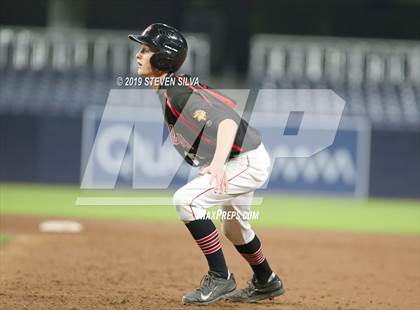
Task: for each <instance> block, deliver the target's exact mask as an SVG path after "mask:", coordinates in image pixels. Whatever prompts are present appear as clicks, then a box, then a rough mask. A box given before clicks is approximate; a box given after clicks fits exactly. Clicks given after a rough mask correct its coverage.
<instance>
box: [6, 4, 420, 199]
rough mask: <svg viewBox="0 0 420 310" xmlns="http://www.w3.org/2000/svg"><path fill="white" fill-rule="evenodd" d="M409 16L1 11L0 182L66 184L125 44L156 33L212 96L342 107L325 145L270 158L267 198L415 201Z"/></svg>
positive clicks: (416, 74)
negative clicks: (170, 30)
mask: <svg viewBox="0 0 420 310" xmlns="http://www.w3.org/2000/svg"><path fill="white" fill-rule="evenodd" d="M419 16H420V2H419V1H417V0H384V1H378V0H366V1H359V0H357V1H347V2H342V1H291V0H285V1H251V0H244V1H209V0H208V1H206V0H202V1H188V0H178V1H161V0H155V1H138V0H121V1H111V0H103V1H87V0H72V1H70V0H33V1H24V0H14V1H9V0H6V1H2V2H1V3H0V135H1V148H0V182H26V183H28V182H29V183H32V182H33V183H48V184H74V185H78V184H79V183H80V178H81V171H83V168H84V167H83V166H84V161H83V160H82V158H83V157H86V156H87V155H86V154H89V152H90V147H91V145H92V143H93V140H92V139H93V138H94V136H93V137H92V135H90V136H89V135H88V134H87V128H92V126H93V127H95V126H97V123H98V120H99V119H100V116H101V111H102V110H101V109H103V107H104V105H105V103H106V99H107V96H108V94H109V91H110V90H111V89H113V88H115V87H116V85H115V79H116V77H118V76H135V71H136V69H135V66H136V64H135V62H134V55H135V53H136V52H137V48H138V46H137V45H136V44H133V43H132V42H130V41H129V40H127V34H128V33H132V32H141V31H142V30H143V29H144V28H145V27H146V26H147V25H149V24H150V23H154V22H164V23H167V24H170V25H173V26H174V27H177V28H179V29H180V30H181V31H183V32H185V33H186V34H187V40H188V43H189V46H190V51H189V57H188V61H187V62H186V63H185V65H184V66H183V68H182V71H184V72H187V73H190V74H192V75H197V76H199V77H200V81H201V82H204V83H206V84H210V85H211V86H212V87H214V88H243V89H248V88H252V89H256V90H258V89H332V90H334V91H335V92H336V94H337V95H339V96H340V97H341V98H343V99H344V100H345V101H346V107H345V110H344V117H343V120H342V126H340V130H339V132H338V134H337V137H336V142H335V144H334V145H333V146H332V147H331V148H329V149H327V150H325V151H323V152H321V153H320V154H318V155H316V156H314V157H312V158H309V159H306V160H304V161H299V160H296V159H293V158H290V159H288V158H286V159H282V160H281V162H278V163H277V164H276V167H275V169H274V172H273V178H272V182H271V187H270V190H274V191H280V192H288V193H289V192H293V193H307V192H311V193H315V194H322V195H330V194H334V195H335V194H344V195H346V196H350V197H402V198H418V197H419V190H420V19H419ZM275 103H276V101H275V99H272V100H269V99H267V100H265V101H262V102H261V104H259V105H256V106H255V110H256V111H257V112H258V111H259V112H273V113H274V112H276V111H277V110H279V109H280V108H281V107H280V105H276V104H275ZM92 107H95V108H92ZM86 111H91V113H90V118H86ZM92 111H96V112H92ZM92 115H93V116H92ZM95 124H96V125H95ZM96 128H97V127H96ZM91 132H92V131H90V133H91ZM273 132H274V131H273ZM268 134H269V133H268ZM83 141H84V142H83ZM82 142H83V143H82ZM286 152H287V150H286ZM83 154H84V155H83ZM125 177H126V178H128V177H127V176H125Z"/></svg>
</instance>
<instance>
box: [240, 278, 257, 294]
mask: <svg viewBox="0 0 420 310" xmlns="http://www.w3.org/2000/svg"><path fill="white" fill-rule="evenodd" d="M254 281H255V280H254V278H252V280H249V281H248V282H247V284H248V286H247V287H245V288H243V289H242V292H243V293H244V294H246V295H249V294H250V293H252V292H253V291H255V289H256V286H255V284H254Z"/></svg>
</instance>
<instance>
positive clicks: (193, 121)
mask: <svg viewBox="0 0 420 310" xmlns="http://www.w3.org/2000/svg"><path fill="white" fill-rule="evenodd" d="M129 38H130V39H131V40H134V41H136V42H138V43H140V44H141V47H140V50H139V52H138V53H137V55H136V57H137V63H138V74H139V75H141V76H143V77H149V78H156V79H157V80H159V81H160V82H161V83H158V84H155V85H154V86H153V88H154V89H155V90H156V91H157V92H158V95H159V98H160V100H161V103H162V110H163V111H164V118H165V122H166V123H167V125H168V129H169V132H170V136H171V139H172V143H173V144H174V146H175V148H176V149H177V150H178V152H179V153H180V154H181V156H182V157H183V158H184V159H185V160H186V161H187V162H188V163H189V164H190V165H192V166H200V167H201V170H200V173H199V174H200V176H198V177H197V178H195V179H194V180H192V181H191V182H189V183H188V184H186V185H184V186H183V187H181V188H180V189H179V190H178V191H177V192H176V193H175V195H174V198H173V200H174V204H175V207H176V210H177V212H178V214H179V217H180V219H181V220H182V221H183V222H184V223H185V225H186V226H187V228H188V230H189V231H190V233H191V235H192V236H193V238H194V239H195V241H196V242H197V245H198V246H199V247H200V249H201V250H202V252H203V254H204V255H205V257H206V259H207V262H208V266H209V272H208V274H207V275H205V276H204V277H203V279H202V281H201V284H200V287H199V288H197V289H196V290H194V291H192V292H190V293H188V294H186V295H184V296H183V298H182V302H183V303H185V304H203V305H204V304H211V303H214V302H216V301H218V300H220V299H230V300H234V301H243V302H256V301H258V300H262V299H267V298H273V297H275V296H279V295H281V294H283V293H284V288H283V284H282V281H281V280H280V278H279V277H278V276H277V275H276V274H275V273H274V272H273V271H272V270H271V268H270V266H269V264H268V262H267V259H266V258H265V256H264V253H263V251H262V247H261V242H260V240H259V239H258V237H257V236H256V235H255V233H254V231H253V230H252V228H251V226H250V224H249V223H248V221H247V220H246V218H245V217H243V218H241V217H236V218H234V219H229V220H226V219H222V230H223V233H224V234H225V235H226V237H227V238H228V239H229V240H230V241H231V242H232V243H233V244H234V245H235V247H236V249H237V250H238V251H239V253H241V254H242V256H243V257H244V258H245V259H246V260H247V262H248V263H249V265H250V266H251V268H252V270H253V271H254V276H253V278H252V280H251V281H249V285H248V287H246V288H244V289H242V290H239V291H235V289H236V282H235V278H234V276H233V274H232V273H230V272H229V270H228V267H227V265H226V262H225V258H224V256H223V251H222V247H221V243H220V239H219V235H218V232H217V230H216V227H215V226H214V224H213V222H212V221H211V220H210V219H208V218H207V217H206V208H208V207H212V206H215V205H221V206H222V208H223V210H226V211H235V212H236V213H238V214H241V213H244V212H249V210H250V207H251V201H252V197H253V193H254V190H255V189H257V188H259V187H260V186H261V185H262V184H264V182H265V181H266V180H267V178H268V175H269V171H270V158H269V155H268V154H267V152H266V150H265V148H264V145H263V144H262V143H261V138H260V135H259V133H258V131H257V130H256V129H254V128H252V127H250V126H248V124H247V122H245V121H244V120H241V118H240V117H239V115H238V114H237V113H236V112H235V111H234V110H233V108H234V105H235V103H234V102H233V101H232V100H230V99H229V98H227V97H225V96H223V95H221V94H220V93H217V92H215V91H214V90H211V89H209V88H208V87H207V86H205V85H202V84H200V85H188V84H187V85H178V84H176V85H172V84H171V83H164V81H166V80H167V79H168V78H174V77H176V75H175V72H176V71H177V70H178V69H179V68H180V67H181V65H182V63H183V62H184V60H185V57H186V55H187V50H188V47H187V42H186V40H185V38H184V36H183V35H182V34H181V33H180V32H179V31H178V30H176V29H175V28H173V27H170V26H168V25H165V24H152V25H150V26H149V27H147V28H146V30H144V31H143V33H142V34H141V35H130V36H129Z"/></svg>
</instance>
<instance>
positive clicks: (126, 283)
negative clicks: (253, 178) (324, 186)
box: [0, 216, 420, 310]
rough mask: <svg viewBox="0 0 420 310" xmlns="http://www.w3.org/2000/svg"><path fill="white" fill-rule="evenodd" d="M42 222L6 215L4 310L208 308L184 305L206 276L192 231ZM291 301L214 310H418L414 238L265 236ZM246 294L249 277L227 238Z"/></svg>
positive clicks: (1, 260) (419, 248)
mask: <svg viewBox="0 0 420 310" xmlns="http://www.w3.org/2000/svg"><path fill="white" fill-rule="evenodd" d="M42 220H44V219H41V218H33V217H15V216H2V218H1V228H0V229H1V231H2V232H6V233H8V234H11V235H12V240H11V241H10V242H8V243H7V244H6V245H4V246H3V247H2V248H1V249H0V255H1V256H0V269H1V270H0V271H1V287H0V309H8V310H9V309H54V310H56V309H69V310H70V309H71V310H77V309H187V310H188V309H195V308H198V309H201V310H202V309H203V307H192V306H183V305H181V304H180V299H181V296H182V294H183V293H184V292H186V291H188V290H190V289H192V288H194V287H195V286H196V285H197V284H198V283H199V281H200V279H201V277H202V276H203V274H204V273H205V272H206V264H205V260H204V259H203V258H202V255H201V253H200V252H199V250H198V248H197V247H196V246H195V244H194V242H193V240H192V238H191V237H190V236H189V234H188V232H187V230H186V229H185V227H184V226H183V225H182V224H181V223H179V224H176V223H174V224H161V223H145V222H135V221H132V222H126V221H125V222H123V221H106V220H101V221H93V220H81V221H80V222H81V223H82V224H83V225H84V228H85V231H84V232H82V233H80V234H75V235H70V234H45V233H40V232H38V230H37V227H38V224H39V222H40V221H42ZM258 233H259V235H260V236H261V239H262V240H263V246H264V248H265V253H266V255H267V257H268V258H269V261H270V263H271V265H272V267H274V269H275V270H276V271H277V272H278V273H279V274H280V275H281V276H282V278H283V279H284V281H285V285H286V289H287V291H286V295H284V296H282V297H279V298H276V299H275V300H274V301H267V302H262V303H259V304H257V305H245V304H237V303H229V302H220V303H217V304H215V305H211V306H207V307H206V309H284V310H287V309H290V310H300V309H302V310H316V309H322V310H328V309H342V310H344V309H381V310H383V309H393V310H395V309H402V310H415V309H419V307H420V300H419V298H420V295H419V294H420V292H419V287H420V266H419V261H420V244H419V238H418V237H416V236H404V237H403V236H383V235H381V236H379V235H376V236H374V235H362V234H349V233H325V232H319V233H318V232H316V233H314V232H297V231H287V230H268V229H259V230H258ZM223 245H224V250H225V255H226V257H227V259H228V264H229V268H230V270H231V271H232V272H234V273H235V275H236V278H237V280H238V285H239V286H240V287H242V286H243V285H244V284H245V282H246V280H247V279H248V278H249V277H250V275H251V270H250V268H249V267H248V266H247V265H246V264H245V262H244V260H243V258H242V257H241V256H239V255H238V254H237V253H236V251H235V249H234V248H233V246H231V245H230V244H229V242H228V241H227V240H226V239H223Z"/></svg>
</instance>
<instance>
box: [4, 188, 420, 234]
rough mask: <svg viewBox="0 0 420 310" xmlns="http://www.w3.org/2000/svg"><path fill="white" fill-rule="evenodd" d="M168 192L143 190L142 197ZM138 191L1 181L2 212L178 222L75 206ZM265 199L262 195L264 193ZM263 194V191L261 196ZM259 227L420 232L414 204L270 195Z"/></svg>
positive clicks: (139, 210)
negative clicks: (94, 198)
mask: <svg viewBox="0 0 420 310" xmlns="http://www.w3.org/2000/svg"><path fill="white" fill-rule="evenodd" d="M156 194H159V195H166V196H170V193H168V192H147V193H144V192H141V195H156ZM139 195H140V192H135V191H83V192H82V191H81V190H80V189H79V188H78V187H75V186H51V185H28V184H4V183H0V213H2V214H15V215H16V214H17V215H38V216H55V217H66V218H67V217H79V218H108V219H129V220H138V219H141V220H148V221H156V220H158V221H174V222H175V221H178V217H177V214H176V212H175V210H174V208H173V207H171V206H140V207H139V206H89V207H88V206H79V207H76V206H75V200H76V198H77V197H78V196H83V197H90V196H111V197H112V196H139ZM260 195H261V194H260ZM256 196H258V193H257V194H256ZM254 210H259V211H260V217H259V219H258V220H255V221H253V224H254V225H257V226H260V227H273V228H293V229H313V230H339V231H353V232H369V233H392V234H417V235H419V234H420V206H419V202H418V201H415V200H384V199H369V200H354V199H350V198H325V197H296V196H280V195H266V196H265V199H264V203H263V204H262V205H261V206H255V207H254Z"/></svg>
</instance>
